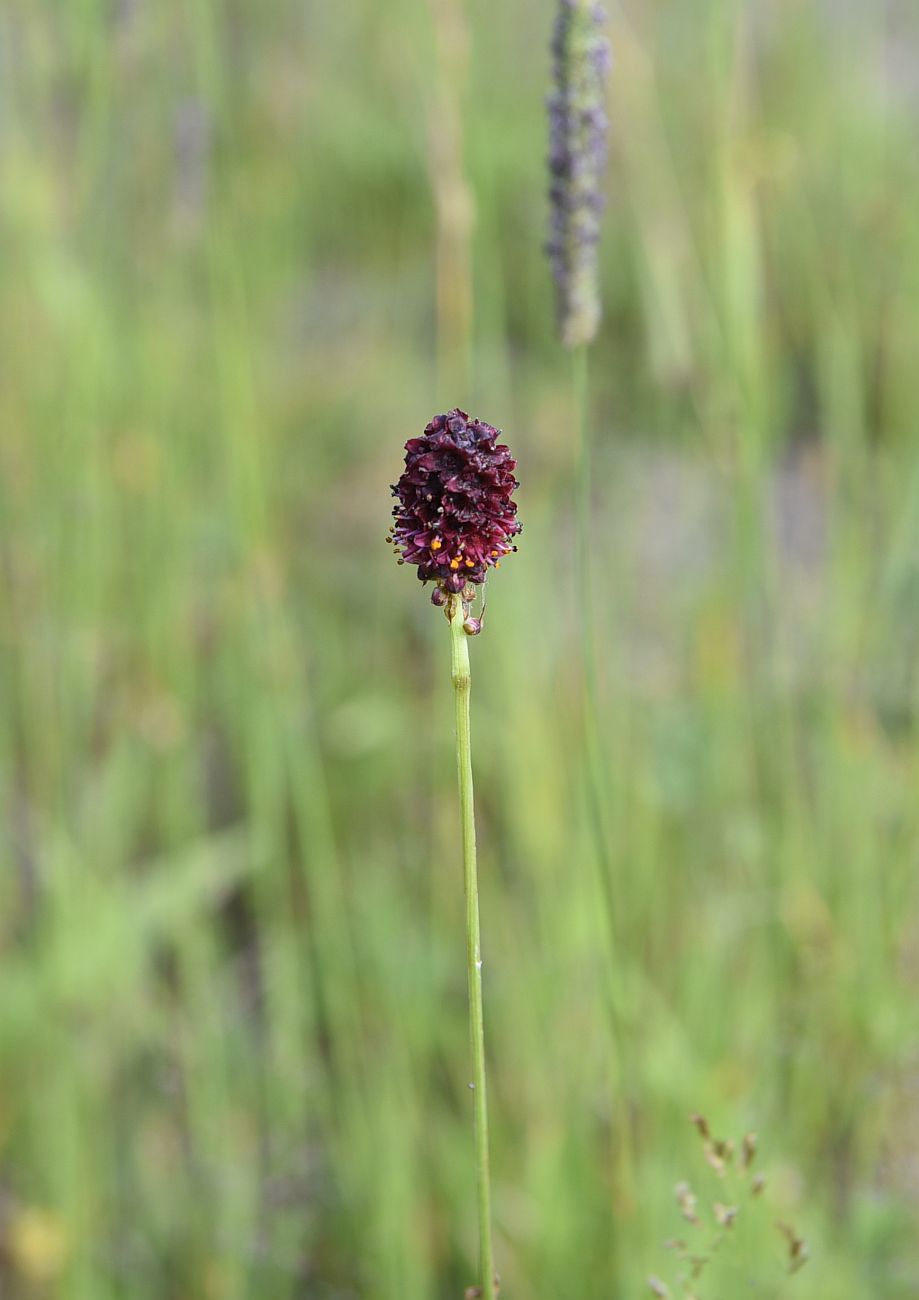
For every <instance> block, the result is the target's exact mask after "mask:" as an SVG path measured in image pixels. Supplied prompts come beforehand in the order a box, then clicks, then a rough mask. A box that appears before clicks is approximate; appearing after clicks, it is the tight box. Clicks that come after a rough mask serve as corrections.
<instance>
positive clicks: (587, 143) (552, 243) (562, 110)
mask: <svg viewBox="0 0 919 1300" xmlns="http://www.w3.org/2000/svg"><path fill="white" fill-rule="evenodd" d="M605 20H606V14H605V12H604V10H603V9H602V8H601V7H600V6H599V5H596V4H593V3H592V2H591V0H559V8H558V16H557V18H556V20H555V30H554V33H553V37H552V80H553V90H552V93H551V94H550V95H549V97H548V110H549V159H548V161H549V206H550V221H549V239H548V241H547V243H546V252H547V254H548V256H549V261H550V262H551V265H552V275H553V278H554V280H555V291H556V316H557V320H558V327H559V332H560V334H561V338H562V342H563V343H564V344H565V346H566V347H569V348H573V347H577V346H578V345H580V344H584V343H590V342H591V341H592V340H593V338H594V337H595V336H596V333H597V328H598V326H599V324H600V314H601V312H600V289H599V276H598V245H599V242H600V219H601V216H602V214H603V207H604V199H603V174H604V171H605V169H606V133H607V125H608V122H607V116H606V76H607V73H608V71H609V66H610V47H609V42H608V41H607V39H606V37H605V36H604V35H603V27H604V23H605Z"/></svg>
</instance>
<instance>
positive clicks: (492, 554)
mask: <svg viewBox="0 0 919 1300" xmlns="http://www.w3.org/2000/svg"><path fill="white" fill-rule="evenodd" d="M497 555H498V552H497V551H492V552H491V557H492V559H496V558H497Z"/></svg>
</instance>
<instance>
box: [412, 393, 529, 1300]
mask: <svg viewBox="0 0 919 1300" xmlns="http://www.w3.org/2000/svg"><path fill="white" fill-rule="evenodd" d="M500 436H501V435H500V432H499V430H497V429H496V428H494V426H493V425H490V424H486V423H485V421H484V420H476V419H470V418H469V416H468V415H467V414H466V412H465V411H460V410H459V409H456V410H453V411H449V412H447V414H445V415H437V416H435V417H434V419H433V420H431V422H430V424H428V425H427V427H426V428H425V431H424V433H423V434H422V435H421V437H418V438H409V440H408V442H407V443H406V444H405V469H404V470H403V472H402V476H401V478H400V479H399V482H398V483H396V484H394V485H393V489H392V491H393V495H394V496H395V498H396V504H395V506H394V507H393V517H394V522H393V526H392V531H391V532H390V534H389V535H388V536H387V541H389V542H390V543H391V544H392V546H393V548H394V550H395V552H396V554H397V556H398V559H399V563H400V564H413V565H414V566H415V571H416V573H417V574H418V577H419V578H420V579H421V581H422V582H423V583H429V582H430V583H433V584H434V590H433V592H432V595H431V600H432V602H433V604H435V605H437V606H439V607H441V608H442V609H443V611H444V613H445V614H446V616H447V619H448V621H449V624H450V633H451V675H452V679H453V689H454V694H455V702H456V758H457V771H458V774H459V796H460V817H461V823H462V843H463V879H464V884H465V893H466V965H467V974H468V982H469V1041H470V1049H471V1054H472V1074H473V1080H472V1084H471V1087H472V1090H473V1110H474V1131H475V1183H476V1199H477V1205H478V1224H479V1282H478V1285H477V1286H476V1287H472V1288H470V1289H469V1292H468V1294H474V1295H476V1296H482V1297H484V1300H493V1298H494V1296H495V1295H496V1294H497V1291H496V1286H497V1280H496V1276H495V1269H494V1255H493V1252H492V1242H491V1183H490V1179H489V1169H488V1108H487V1098H486V1091H485V1031H484V1021H483V1012H482V954H481V947H480V942H479V895H478V880H477V874H476V846H475V813H474V806H473V793H472V746H471V740H470V729H469V692H470V674H469V644H468V638H469V637H470V636H476V635H478V633H479V632H481V630H482V621H483V616H484V601H483V605H482V610H481V611H480V613H479V615H478V617H473V614H472V608H473V603H474V601H475V599H476V597H477V595H478V594H479V592H480V591H482V589H483V588H484V586H485V582H486V579H487V577H488V573H489V570H490V569H497V568H498V566H499V564H500V562H501V558H502V556H504V555H507V554H508V552H510V551H516V549H517V546H516V542H515V538H516V537H517V535H518V534H519V533H520V531H521V525H520V523H519V521H518V519H517V504H516V502H515V501H514V499H513V493H514V490H515V489H516V488H517V487H518V486H519V485H518V483H517V480H516V478H515V477H514V470H515V469H516V467H517V462H516V461H515V460H514V459H513V457H512V456H511V453H510V449H509V448H508V447H507V446H505V444H504V443H503V442H501V441H500V440H499V439H500Z"/></svg>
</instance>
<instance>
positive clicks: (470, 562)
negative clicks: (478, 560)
mask: <svg viewBox="0 0 919 1300" xmlns="http://www.w3.org/2000/svg"><path fill="white" fill-rule="evenodd" d="M466 568H467V569H474V568H475V560H468V559H467V561H466Z"/></svg>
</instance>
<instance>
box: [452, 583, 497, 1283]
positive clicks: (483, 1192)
mask: <svg viewBox="0 0 919 1300" xmlns="http://www.w3.org/2000/svg"><path fill="white" fill-rule="evenodd" d="M463 618H464V613H463V602H462V600H461V599H460V598H459V597H454V598H453V608H452V611H451V615H450V631H451V636H452V639H451V674H452V677H453V690H454V692H455V696H456V766H457V772H458V774H459V797H460V816H461V820H462V828H463V880H464V884H465V890H466V966H467V972H468V977H469V1045H470V1048H471V1051H472V1079H473V1082H472V1089H473V1106H474V1112H475V1121H474V1123H475V1184H476V1199H477V1201H478V1209H479V1286H480V1288H481V1294H482V1296H483V1297H484V1300H494V1295H495V1283H494V1276H495V1269H494V1260H493V1256H492V1247H491V1182H490V1178H489V1172H488V1101H487V1096H486V1090H485V1022H484V1017H483V1012H482V954H481V949H480V943H479V886H478V879H477V875H476V858H475V811H474V807H473V797H472V743H471V738H470V728H469V692H470V685H471V677H470V673H469V641H468V637H467V635H466V633H465V632H464V631H463Z"/></svg>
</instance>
